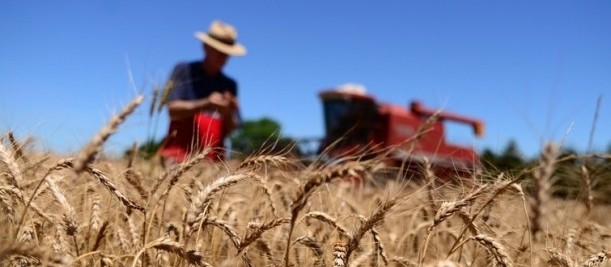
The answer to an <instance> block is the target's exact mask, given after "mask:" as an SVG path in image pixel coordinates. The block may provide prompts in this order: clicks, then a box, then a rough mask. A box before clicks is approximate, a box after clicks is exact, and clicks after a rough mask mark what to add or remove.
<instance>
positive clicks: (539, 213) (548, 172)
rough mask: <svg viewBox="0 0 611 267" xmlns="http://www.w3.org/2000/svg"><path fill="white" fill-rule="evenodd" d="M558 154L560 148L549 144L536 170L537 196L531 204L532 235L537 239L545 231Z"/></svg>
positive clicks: (535, 195)
mask: <svg viewBox="0 0 611 267" xmlns="http://www.w3.org/2000/svg"><path fill="white" fill-rule="evenodd" d="M557 154H558V148H557V147H556V145H555V144H554V143H548V144H547V145H546V146H545V148H544V150H543V153H542V155H541V159H540V163H539V168H537V169H535V171H534V173H533V175H534V177H535V182H536V183H535V194H534V198H533V201H532V203H531V210H532V212H533V216H532V217H531V223H530V225H531V234H532V236H533V237H534V238H535V240H536V239H537V233H539V232H541V231H542V230H543V220H544V218H545V216H546V213H547V206H548V202H549V199H550V188H551V181H550V179H551V177H552V174H553V172H554V164H555V162H556V157H557Z"/></svg>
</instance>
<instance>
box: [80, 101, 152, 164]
mask: <svg viewBox="0 0 611 267" xmlns="http://www.w3.org/2000/svg"><path fill="white" fill-rule="evenodd" d="M142 100H144V96H142V95H139V96H137V97H136V98H135V99H134V100H132V102H130V103H129V104H128V105H127V106H126V107H125V108H124V109H123V110H122V111H121V112H120V113H119V114H118V115H116V116H113V117H112V118H111V120H110V122H109V123H108V125H105V126H104V127H102V129H100V131H99V132H98V133H97V134H96V135H95V136H94V137H93V138H92V139H91V141H90V142H89V143H88V144H87V145H86V146H85V148H83V149H82V150H81V151H80V152H79V153H78V155H77V156H76V158H75V161H74V171H76V172H77V173H80V172H82V171H84V170H85V169H86V168H87V166H88V165H89V164H90V163H92V162H93V160H94V159H95V157H96V156H97V154H98V153H99V152H100V149H101V148H102V145H103V144H104V142H106V140H107V139H108V137H110V135H112V134H113V133H114V132H115V131H116V130H117V128H118V127H119V125H120V124H121V123H123V122H124V121H125V119H126V118H127V116H129V115H130V114H131V113H132V112H134V110H136V108H137V107H138V106H139V105H140V104H141V103H142Z"/></svg>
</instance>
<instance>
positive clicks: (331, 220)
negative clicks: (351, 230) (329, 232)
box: [305, 211, 350, 238]
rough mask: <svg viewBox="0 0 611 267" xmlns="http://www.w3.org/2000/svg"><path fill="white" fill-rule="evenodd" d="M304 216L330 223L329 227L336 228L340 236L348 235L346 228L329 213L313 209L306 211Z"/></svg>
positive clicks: (346, 236)
mask: <svg viewBox="0 0 611 267" xmlns="http://www.w3.org/2000/svg"><path fill="white" fill-rule="evenodd" d="M305 217H306V218H312V219H316V220H319V221H321V222H324V223H326V224H328V225H330V226H331V227H333V228H334V229H336V230H337V232H338V233H339V235H340V237H345V238H348V237H350V234H348V230H346V228H344V227H343V226H341V225H339V224H338V223H337V221H336V220H335V218H333V217H331V215H329V214H326V213H324V212H321V211H313V212H310V213H307V214H306V215H305Z"/></svg>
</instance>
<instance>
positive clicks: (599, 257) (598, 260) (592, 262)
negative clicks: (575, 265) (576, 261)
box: [581, 251, 609, 267]
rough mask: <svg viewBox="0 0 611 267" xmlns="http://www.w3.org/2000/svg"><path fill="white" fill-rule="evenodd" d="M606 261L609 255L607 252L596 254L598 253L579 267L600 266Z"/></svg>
mask: <svg viewBox="0 0 611 267" xmlns="http://www.w3.org/2000/svg"><path fill="white" fill-rule="evenodd" d="M607 259H609V253H608V252H604V251H602V252H598V253H596V254H594V255H592V256H591V257H590V258H589V259H587V260H586V261H584V262H583V264H581V266H582V267H595V266H600V265H601V264H602V263H603V262H604V261H606V260H607Z"/></svg>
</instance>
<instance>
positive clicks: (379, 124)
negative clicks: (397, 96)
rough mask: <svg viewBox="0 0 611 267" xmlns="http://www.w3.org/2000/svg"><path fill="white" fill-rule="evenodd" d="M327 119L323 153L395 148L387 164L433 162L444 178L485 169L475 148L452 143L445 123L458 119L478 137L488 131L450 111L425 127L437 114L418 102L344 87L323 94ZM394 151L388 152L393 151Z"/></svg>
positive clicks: (335, 154)
mask: <svg viewBox="0 0 611 267" xmlns="http://www.w3.org/2000/svg"><path fill="white" fill-rule="evenodd" d="M320 98H321V100H322V103H323V110H324V118H325V129H326V133H325V137H324V138H323V140H322V142H321V144H320V149H319V151H320V152H324V153H325V154H326V155H328V156H330V157H342V156H347V155H353V154H355V153H359V151H363V150H367V151H374V152H375V151H380V150H379V149H375V148H390V153H389V154H388V156H389V157H388V158H387V163H389V164H390V165H392V166H401V164H402V163H405V166H406V167H407V168H411V169H415V168H419V166H421V164H422V163H423V161H424V159H425V158H427V159H428V160H429V162H431V165H432V166H433V167H434V169H435V171H436V173H437V174H438V175H439V176H444V175H445V174H452V173H461V174H464V173H471V172H473V170H476V169H479V168H480V163H479V159H478V156H477V153H476V152H475V151H474V149H473V148H471V147H467V146H461V145H457V144H452V143H448V142H447V141H446V136H445V129H444V122H446V121H453V122H457V123H463V124H468V125H470V126H471V127H473V131H474V133H475V135H476V136H478V137H480V136H482V135H483V133H484V124H483V123H482V122H481V121H480V120H477V119H472V118H467V117H464V116H460V115H456V114H453V113H449V112H438V113H437V118H438V119H437V120H436V121H435V122H434V123H433V124H431V125H430V126H429V127H426V128H427V129H423V127H424V125H425V122H426V121H427V119H428V118H430V117H431V116H433V114H435V113H436V110H433V109H428V108H425V107H423V106H422V104H421V103H420V102H418V101H413V102H412V103H411V105H410V107H409V108H407V107H404V106H400V105H393V104H385V103H379V102H377V101H376V99H375V98H374V97H373V96H372V95H369V94H367V93H366V92H365V90H364V89H362V88H358V87H356V88H355V87H343V88H335V89H331V90H326V91H323V92H321V93H320ZM387 151H388V150H387Z"/></svg>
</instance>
